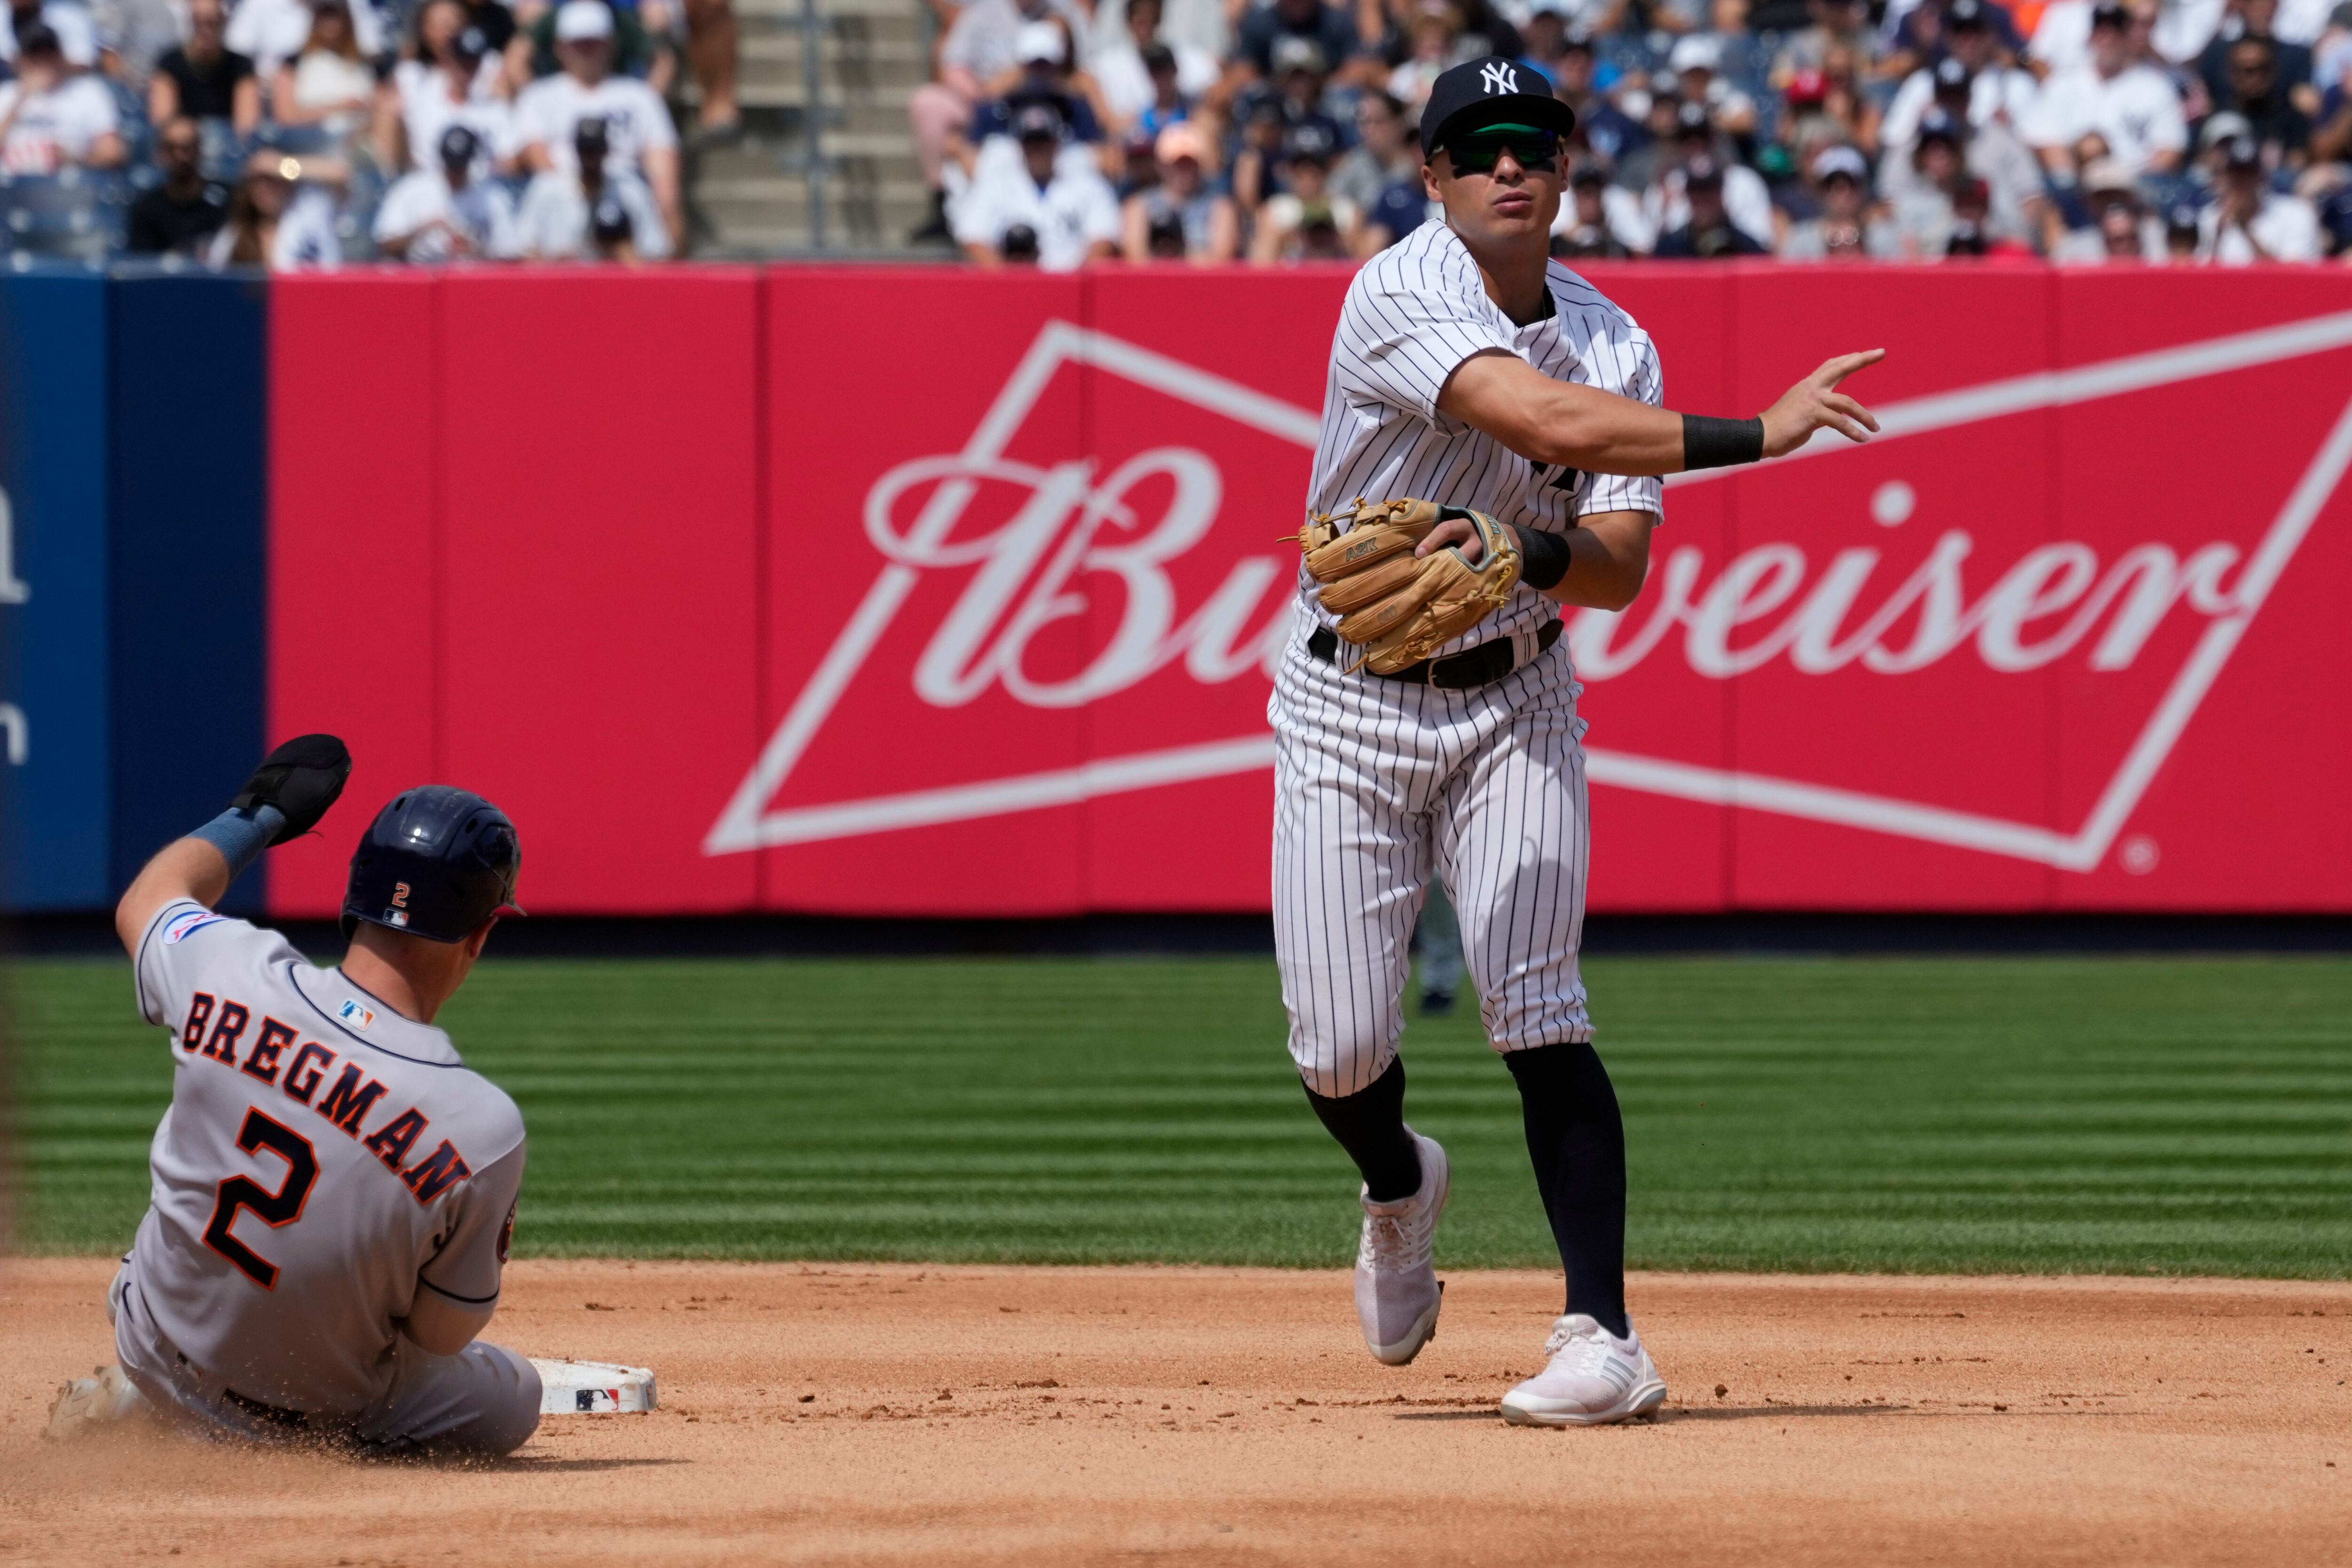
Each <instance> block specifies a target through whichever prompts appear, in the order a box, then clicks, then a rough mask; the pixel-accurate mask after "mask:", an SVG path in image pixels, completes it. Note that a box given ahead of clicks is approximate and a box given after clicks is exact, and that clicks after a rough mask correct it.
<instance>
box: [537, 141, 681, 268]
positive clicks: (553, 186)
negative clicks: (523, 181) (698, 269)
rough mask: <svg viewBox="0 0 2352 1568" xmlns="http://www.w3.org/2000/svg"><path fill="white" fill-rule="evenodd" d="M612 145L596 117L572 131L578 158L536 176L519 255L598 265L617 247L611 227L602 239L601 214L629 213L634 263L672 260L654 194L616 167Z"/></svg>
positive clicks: (628, 171) (630, 255) (630, 250)
mask: <svg viewBox="0 0 2352 1568" xmlns="http://www.w3.org/2000/svg"><path fill="white" fill-rule="evenodd" d="M611 154H612V142H611V138H610V136H609V135H608V134H607V133H606V132H605V129H604V121H602V120H599V119H597V118H595V117H594V116H590V117H589V118H587V119H584V120H583V121H580V123H579V124H578V125H577V126H576V127H574V128H573V130H572V156H571V157H570V158H569V159H567V160H566V161H565V162H564V163H562V164H560V165H556V166H552V167H550V168H548V169H546V170H543V171H542V172H541V173H540V174H534V175H532V176H531V181H530V184H529V185H528V186H527V187H525V188H524V191H523V194H522V205H521V207H520V210H519V211H518V212H517V213H516V215H515V250H516V253H517V254H519V255H520V256H523V257H527V258H530V259H532V260H535V261H593V260H596V259H598V258H601V257H604V256H605V255H606V254H608V253H609V252H611V251H612V250H613V249H614V247H613V246H612V244H611V243H610V241H611V240H612V235H611V233H610V232H609V231H610V230H611V229H612V227H613V226H612V225H611V224H610V223H607V224H606V229H607V231H608V232H607V234H606V237H605V240H604V241H601V242H600V241H599V240H598V238H597V227H596V214H597V212H598V210H599V209H600V208H602V209H604V212H605V216H606V217H607V218H609V217H610V216H611V215H612V213H613V212H614V211H618V212H620V213H622V214H624V215H625V216H627V218H628V220H629V223H628V257H627V258H628V259H632V260H641V261H662V260H667V258H669V257H670V256H671V255H672V254H673V252H672V250H671V247H670V243H669V231H668V228H667V226H666V225H665V224H664V223H663V222H662V216H661V209H660V207H659V205H657V204H656V202H655V200H654V195H653V192H652V191H651V190H650V189H648V188H647V186H646V182H645V181H644V179H642V178H641V177H640V176H639V175H638V174H637V173H636V172H635V170H633V169H628V168H616V167H614V163H613V161H612V155H611Z"/></svg>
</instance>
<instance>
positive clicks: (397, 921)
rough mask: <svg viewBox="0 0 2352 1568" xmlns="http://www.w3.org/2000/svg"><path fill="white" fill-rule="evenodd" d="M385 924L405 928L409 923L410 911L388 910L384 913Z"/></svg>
mask: <svg viewBox="0 0 2352 1568" xmlns="http://www.w3.org/2000/svg"><path fill="white" fill-rule="evenodd" d="M383 923H384V924H386V925H388V926H404V925H406V924H407V923H408V911H407V910H384V911H383Z"/></svg>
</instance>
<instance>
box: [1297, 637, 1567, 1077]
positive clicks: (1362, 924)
mask: <svg viewBox="0 0 2352 1568" xmlns="http://www.w3.org/2000/svg"><path fill="white" fill-rule="evenodd" d="M1304 629H1305V628H1302V631H1303V630H1304ZM1580 691H1581V688H1580V686H1579V685H1578V683H1577V681H1576V679H1575V678H1574V675H1573V673H1572V669H1571V666H1570V661H1569V654H1568V647H1567V645H1566V643H1565V642H1564V641H1563V642H1561V643H1558V644H1555V645H1554V646H1553V647H1552V648H1551V649H1550V650H1549V652H1547V653H1545V654H1543V655H1542V656H1541V657H1539V658H1537V659H1536V660H1535V662H1534V663H1532V664H1530V665H1528V666H1526V667H1525V668H1520V669H1518V670H1516V671H1514V672H1513V673H1512V674H1510V675H1508V676H1506V677H1505V678H1504V679H1501V680H1497V681H1495V682H1493V683H1492V684H1490V685H1487V686H1483V687H1480V688H1478V689H1475V690H1473V691H1443V690H1439V689H1434V688H1432V687H1426V686H1412V685H1407V684H1406V683H1404V682H1402V681H1395V680H1383V679H1380V678H1378V677H1376V676H1370V675H1342V674H1340V673H1339V670H1338V669H1336V668H1333V667H1332V666H1330V665H1328V664H1324V663H1322V662H1321V661H1320V660H1318V659H1317V658H1313V657H1312V656H1311V655H1309V654H1308V653H1307V649H1306V646H1305V641H1304V638H1303V637H1300V638H1297V639H1294V640H1293V642H1292V643H1291V645H1290V647H1289V649H1288V650H1287V651H1286V653H1285V655H1284V656H1283V662H1282V668H1280V670H1279V671H1277V672H1276V677H1275V687H1274V697H1273V700H1271V701H1270V702H1269V703H1268V704H1267V708H1266V716H1267V718H1268V719H1269V720H1271V721H1272V722H1273V725H1274V731H1275V736H1276V758H1275V770H1274V779H1275V784H1274V787H1275V812H1274V941H1275V953H1276V958H1277V960H1278V962H1279V963H1280V965H1281V969H1282V1000H1283V1004H1284V1005H1285V1006H1286V1007H1287V1008H1289V1010H1290V1054H1291V1058H1292V1059H1293V1060H1295V1061H1296V1062H1297V1064H1298V1072H1299V1076H1300V1077H1301V1078H1303V1079H1306V1080H1307V1088H1309V1089H1313V1090H1314V1091H1315V1092H1316V1093H1318V1094H1319V1095H1324V1096H1326V1097H1334V1096H1339V1095H1346V1094H1354V1093H1356V1092H1357V1091H1358V1090H1360V1089H1363V1088H1365V1087H1366V1086H1367V1085H1369V1084H1370V1082H1371V1081H1372V1080H1373V1079H1376V1078H1378V1077H1379V1076H1380V1075H1381V1073H1383V1072H1385V1071H1387V1070H1388V1066H1389V1063H1390V1062H1391V1060H1393V1059H1394V1058H1395V1056H1396V1047H1397V1038H1398V1037H1399V1036H1400V1035H1402V1033H1403V1032H1404V1012H1403V1006H1402V992H1403V989H1404V983H1405V975H1406V968H1407V959H1406V952H1405V950H1406V946H1407V944H1408V942H1410V941H1411V940H1412V927H1413V921H1414V919H1415V918H1416V917H1417V916H1418V915H1419V913H1420V910H1421V901H1422V889H1423V886H1424V885H1425V884H1426V883H1427V881H1428V880H1429V877H1430V873H1431V871H1432V869H1435V870H1436V871H1437V872H1438V873H1439V874H1441V875H1442V876H1443V877H1444V880H1445V886H1446V889H1447V890H1448V891H1449V892H1450V893H1451V894H1452V895H1453V899H1454V910H1456V912H1457V913H1458V914H1459V916H1460V917H1461V922H1462V947H1463V955H1464V957H1465V959H1466V960H1467V961H1468V963H1469V968H1470V976H1471V979H1472V980H1473V981H1474V982H1475V984H1476V985H1477V988H1478V996H1479V1005H1480V1009H1481V1011H1482V1013H1483V1015H1484V1016H1485V1020H1486V1037H1487V1038H1488V1039H1490V1040H1492V1041H1493V1042H1494V1045H1495V1048H1496V1050H1498V1051H1512V1050H1525V1049H1528V1048H1530V1047H1536V1046H1547V1045H1555V1044H1558V1043H1560V1042H1562V1041H1569V1040H1585V1039H1590V1038H1591V1035H1592V1025H1591V1020H1590V1019H1589V1018H1588V1017H1587V1016H1586V1015H1585V1010H1584V983H1583V981H1582V979H1581V978H1580V976H1579V974H1578V973H1577V963H1576V951H1577V943H1578V941H1579V939H1580V936H1581V934H1582V931H1583V925H1584V879H1585V865H1586V847H1587V838H1586V832H1587V828H1586V821H1585V787H1584V748H1583V746H1582V745H1581V744H1580V741H1581V739H1582V737H1583V734H1584V721H1583V720H1581V719H1580V718H1578V717H1577V713H1576V699H1577V696H1578V695H1579V693H1580Z"/></svg>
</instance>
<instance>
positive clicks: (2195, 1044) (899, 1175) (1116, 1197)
mask: <svg viewBox="0 0 2352 1568" xmlns="http://www.w3.org/2000/svg"><path fill="white" fill-rule="evenodd" d="M1588 979H1589V982H1590V984H1591V993H1592V996H1593V1011H1594V1016H1595V1019H1596V1021H1597V1023H1598V1025H1599V1029H1600V1043H1601V1049H1602V1051H1603V1054H1604V1055H1605V1056H1606V1057H1607V1058H1608V1059H1609V1062H1610V1065H1611V1069H1612V1073H1613V1074H1614V1076H1615V1078H1616V1080H1617V1084H1618V1089H1619V1093H1620V1097H1621V1099H1622V1103H1623V1105H1624V1109H1625V1116H1626V1123H1627V1134H1628V1140H1629V1146H1630V1151H1631V1156H1630V1157H1631V1165H1632V1172H1631V1174H1632V1181H1633V1213H1632V1216H1631V1224H1630V1231H1629V1236H1628V1245H1629V1250H1630V1253H1631V1256H1632V1258H1633V1261H1634V1262H1635V1263H1636V1264H1638V1265H1643V1266H1648V1267H1674V1268H1793V1269H1829V1268H1864V1269H1956V1270H1989V1269H2023V1270H2042V1271H2049V1270H2077V1269H2080V1270H2095V1271H2107V1272H2128V1273H2146V1272H2159V1273H2171V1272H2183V1273H2221V1274H2242V1275H2283V1276H2300V1277H2310V1278H2344V1277H2346V1276H2347V1271H2352V1050H2347V1046H2352V1026H2347V1018H2352V961H2345V960H2336V959H2307V960H2306V959H2294V960H2285V959H2281V960H2258V959H2201V960H2198V959H2178V958H2168V959H2163V960H2149V961H2131V960H2081V961H2072V960H2036V959H1985V960H1976V959H1968V960H1847V961H1838V960H1748V959H1674V960H1647V961H1634V960H1605V959H1604V960H1600V961H1596V962H1594V963H1591V965H1590V966H1589V972H1588ZM13 986H14V993H15V994H14V997H13V1008H14V1015H15V1017H16V1021H17V1025H18V1035H17V1039H16V1045H17V1047H18V1060H17V1061H16V1064H15V1078H16V1083H17V1085H18V1087H19V1089H21V1090H22V1094H21V1098H20V1101H19V1105H18V1109H17V1111H16V1131H17V1133H18V1137H17V1140H16V1149H17V1155H18V1161H19V1166H20V1173H21V1175H22V1177H23V1179H24V1181H23V1191H22V1193H21V1201H20V1202H19V1203H18V1205H17V1217H18V1223H19V1234H20V1242H21V1244H22V1245H24V1246H26V1247H30V1248H32V1249H34V1250H37V1251H50V1252H99V1251H104V1250H110V1249H114V1248H118V1247H121V1245H122V1244H123V1242H124V1241H125V1240H127V1238H128V1237H129V1236H130V1233H131V1227H132V1226H134V1225H135V1224H136V1222H137V1219H138V1215H139V1213H140V1210H141V1207H142V1205H143V1204H144V1202H145V1171H144V1162H145V1157H146V1148H147V1141H148V1138H149V1135H150V1134H151V1132H152V1129H153V1125H154V1121H155V1118H156V1116H157V1115H158V1114H159V1113H160V1111H161V1110H162V1108H163V1103H164V1100H165V1097H166V1096H167V1095H168V1093H169V1079H170V1072H171V1068H170V1066H169V1061H170V1057H171V1050H170V1047H169V1043H168V1037H166V1036H164V1035H163V1033H162V1032H161V1031H156V1030H151V1029H147V1028H145V1027H143V1026H140V1025H139V1024H138V1023H137V1022H136V1019H135V1017H134V1016H133V1014H132V1011H131V1000H130V996H131V985H130V976H129V972H128V969H127V966H125V965H123V964H121V963H72V962H47V963H24V964H19V965H17V966H16V969H15V970H14V972H13ZM445 1022H446V1023H447V1024H448V1025H449V1026H450V1028H451V1030H452V1032H453V1034H454V1035H455V1036H456V1037H457V1041H458V1043H459V1045H460V1047H461V1048H462V1049H464V1050H465V1052H466V1053H467V1059H468V1060H469V1061H470V1062H471V1063H472V1064H473V1065H475V1066H476V1067H478V1068H481V1069H482V1070H483V1071H485V1072H487V1073H488V1074H489V1075H490V1076H491V1077H492V1078H494V1079H497V1080H498V1081H499V1082H500V1083H501V1084H503V1085H505V1086H506V1087H507V1089H509V1091H510V1092H511V1093H513V1094H514V1096H515V1098H516V1099H517V1100H518V1101H519V1102H520V1104H521V1105H522V1108H523V1110H524V1114H525V1116H526V1118H527V1119H528V1120H529V1121H530V1128H531V1165H530V1177H529V1180H528V1182H527V1184H526V1189H525V1198H524V1205H523V1211H522V1216H521V1220H520V1226H519V1228H518V1231H517V1246H518V1247H519V1248H520V1250H521V1251H522V1252H523V1253H524V1254H526V1255H530V1254H534V1253H536V1254H539V1255H542V1256H545V1255H555V1254H569V1255H605V1254H610V1255H627V1256H637V1257H728V1258H908V1259H929V1260H941V1261H949V1260H992V1261H1023V1260H1027V1261H1051V1262H1105V1261H1142V1260H1152V1261H1196V1262H1227V1263H1265V1264H1279V1265H1314V1266H1330V1265H1337V1264H1341V1263H1344V1262H1345V1261H1346V1260H1347V1259H1348V1258H1349V1256H1350V1254H1351V1252H1352V1248H1353V1236H1354V1209H1353V1205H1352V1204H1351V1203H1350V1201H1349V1200H1350V1199H1351V1197H1352V1195H1353V1193H1354V1187H1355V1183H1354V1177H1353V1174H1352V1173H1351V1172H1350V1170H1349V1167H1348V1165H1347V1163H1346V1161H1345V1160H1344V1158H1343V1157H1342V1156H1341V1155H1340V1154H1339V1152H1338V1151H1337V1150H1336V1149H1335V1148H1333V1147H1332V1146H1331V1145H1330V1144H1329V1142H1328V1141H1327V1140H1326V1139H1325V1138H1324V1137H1323V1135H1322V1133H1321V1131H1319V1129H1318V1128H1317V1126H1316V1125H1315V1122H1314V1121H1313V1119H1312V1117H1311V1116H1310V1115H1309V1114H1308V1113H1307V1108H1306V1106H1305V1104H1304V1102H1303V1099H1302V1097H1301V1096H1300V1094H1299V1091H1298V1087H1297V1078H1296V1077H1295V1075H1294V1074H1293V1073H1292V1072H1291V1070H1290V1067H1289V1063H1288V1059H1287V1058H1286V1055H1285V1053H1284V1050H1283V1038H1284V1021H1283V1014H1282V1009H1281V1005H1280V1000H1279V993H1278V988H1277V986H1276V978H1275V975H1274V972H1273V967H1272V965H1271V964H1270V963H1265V962H1264V961H1259V960H1240V959H1236V960H1205V961H1150V960H1135V961H1046V960H971V961H963V960H919V961H864V962H858V961H845V962H797V961H782V960H772V961H756V960H755V961H719V960H707V961H706V960H679V961H645V962H611V961H598V962H576V963H575V962H551V961H520V960H515V961H505V962H499V961H495V960H494V961H493V962H492V963H488V964H487V965H486V966H485V967H484V968H483V969H482V970H481V971H480V972H479V973H478V975H477V977H476V978H475V980H474V981H473V983H472V984H469V985H468V986H467V990H466V991H465V993H464V994H461V995H460V996H459V997H458V998H457V1001H456V1002H455V1003H454V1004H453V1005H452V1006H451V1008H450V1010H449V1013H448V1015H447V1016H446V1019H445ZM1405 1054H1406V1060H1407V1065H1408V1070H1409V1072H1410V1075H1411V1079H1412V1091H1411V1097H1410V1100H1409V1110H1410V1113H1411V1114H1412V1118H1413V1120H1414V1122H1415V1125H1417V1126H1419V1127H1421V1128H1422V1129H1423V1131H1428V1132H1430V1133H1432V1134H1433V1135H1435V1136H1437V1137H1439V1138H1441V1139H1443V1140H1444V1142H1445V1143H1446V1145H1447V1147H1448V1149H1449V1151H1450V1152H1451V1153H1452V1156H1453V1160H1454V1171H1455V1185H1454V1204H1453V1206H1452V1208H1451V1209H1450V1210H1449V1213H1448V1216H1447V1220H1446V1224H1445V1227H1444V1234H1443V1236H1442V1237H1441V1241H1440V1255H1441V1259H1442V1261H1444V1262H1445V1263H1446V1264H1448V1265H1451V1266H1454V1267H1474V1266H1482V1265H1529V1264H1532V1265H1544V1264H1548V1263H1549V1262H1551V1261H1552V1255H1551V1248H1550V1243H1549V1235H1548V1233H1547V1231H1546V1229H1545V1227H1544V1223H1543V1216H1542V1214H1541V1211H1540V1210H1539V1208H1538V1205H1537V1204H1536V1201H1535V1195H1534V1190H1533V1185H1532V1183H1531V1181H1530V1180H1529V1177H1528V1171H1527V1165H1526V1154H1525V1152H1524V1148H1523V1146H1522V1143H1521V1132H1520V1126H1519V1116H1518V1106H1517V1099H1516V1097H1515V1095H1514V1093H1513V1091H1512V1089H1511V1087H1510V1080H1509V1077H1508V1075H1507V1073H1506V1072H1505V1071H1504V1070H1503V1069H1502V1068H1501V1066H1500V1065H1499V1064H1498V1063H1497V1062H1496V1060H1495V1059H1494V1058H1493V1055H1492V1053H1491V1052H1490V1051H1488V1050H1487V1049H1486V1045H1485V1042H1484V1040H1483V1039H1482V1038H1481V1037H1480V1033H1479V1030H1478V1027H1477V1024H1476V1022H1475V1017H1469V1018H1465V1017H1455V1018H1451V1019H1444V1020H1416V1021H1415V1022H1414V1023H1413V1024H1412V1026H1411V1028H1410V1029H1409V1031H1408V1034H1407V1038H1406V1042H1405Z"/></svg>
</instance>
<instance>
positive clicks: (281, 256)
mask: <svg viewBox="0 0 2352 1568" xmlns="http://www.w3.org/2000/svg"><path fill="white" fill-rule="evenodd" d="M350 179H351V170H350V168H349V166H348V165H346V164H345V163H342V162H341V160H340V159H336V158H292V157H289V156H288V155H287V154H285V153H281V152H279V151H278V150H277V149H276V148H273V147H265V148H262V149H261V150H260V151H259V152H257V153H254V154H253V156H252V157H251V158H249V159H247V161H246V165H245V178H244V179H242V180H240V181H238V182H237V186H236V195H232V196H231V197H230V198H229V203H228V222H227V223H226V224H224V225H223V226H221V231H220V232H219V233H218V234H216V235H215V236H213V243H212V246H211V247H210V248H209V249H208V250H207V251H206V252H205V261H206V263H207V264H208V265H210V266H213V267H215V268H219V267H267V268H269V270H271V271H272V272H292V271H299V270H302V269H304V268H322V269H332V268H336V267H339V266H341V264H342V259H343V247H342V241H341V239H340V238H338V237H337V236H336V233H335V207H336V205H337V193H338V192H340V191H341V189H342V187H343V186H344V185H345V184H347V183H348V182H349V181H350Z"/></svg>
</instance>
